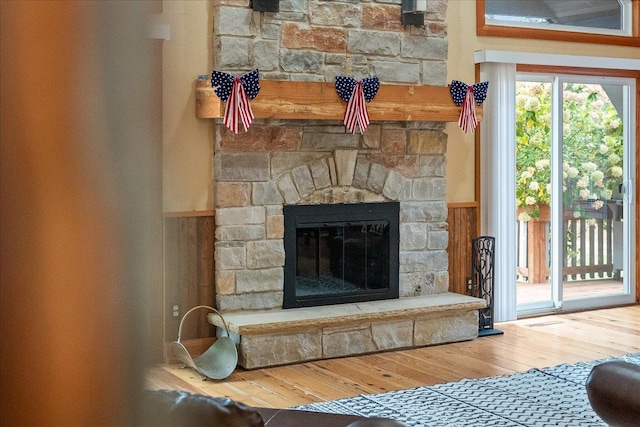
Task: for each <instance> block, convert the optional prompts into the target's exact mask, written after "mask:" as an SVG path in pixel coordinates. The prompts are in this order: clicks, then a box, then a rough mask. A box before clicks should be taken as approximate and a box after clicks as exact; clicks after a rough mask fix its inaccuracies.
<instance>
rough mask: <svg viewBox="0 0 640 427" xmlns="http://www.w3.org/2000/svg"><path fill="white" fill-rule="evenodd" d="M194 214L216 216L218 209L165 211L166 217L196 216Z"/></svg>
mask: <svg viewBox="0 0 640 427" xmlns="http://www.w3.org/2000/svg"><path fill="white" fill-rule="evenodd" d="M194 216H216V211H214V210H206V211H174V212H165V213H164V217H165V218H186V217H194Z"/></svg>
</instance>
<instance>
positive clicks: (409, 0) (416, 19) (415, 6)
mask: <svg viewBox="0 0 640 427" xmlns="http://www.w3.org/2000/svg"><path fill="white" fill-rule="evenodd" d="M426 10H427V0H402V25H415V26H416V27H422V26H423V25H424V12H425V11H426Z"/></svg>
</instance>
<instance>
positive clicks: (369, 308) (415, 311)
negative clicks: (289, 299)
mask: <svg viewBox="0 0 640 427" xmlns="http://www.w3.org/2000/svg"><path fill="white" fill-rule="evenodd" d="M485 307H486V302H485V301H484V300H483V299H479V298H474V297H470V296H466V295H460V294H456V293H451V292H444V293H439V294H433V295H427V296H417V297H407V298H400V299H394V300H384V301H370V302H362V303H353V304H339V305H330V306H320V307H306V308H292V309H287V310H260V311H239V312H230V313H223V315H224V318H225V320H226V322H227V325H228V327H229V331H230V332H232V333H235V334H237V335H240V336H248V335H264V334H270V333H279V332H284V331H289V332H291V331H306V330H309V329H318V328H326V327H333V326H345V325H348V324H352V323H363V322H371V321H381V320H388V321H389V320H397V319H407V318H413V317H416V316H422V315H425V314H434V313H438V312H451V311H470V310H478V309H482V308H485ZM208 319H209V322H210V323H212V324H214V325H215V326H218V327H222V326H223V325H222V321H221V320H220V317H218V316H217V315H215V314H209V316H208Z"/></svg>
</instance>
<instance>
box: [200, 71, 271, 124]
mask: <svg viewBox="0 0 640 427" xmlns="http://www.w3.org/2000/svg"><path fill="white" fill-rule="evenodd" d="M211 86H213V87H215V88H216V89H215V93H216V95H218V98H220V99H221V100H223V101H225V102H226V103H227V105H226V106H225V108H224V119H223V123H224V125H225V126H226V127H227V128H229V130H231V131H232V132H233V133H238V121H241V122H242V126H243V127H244V131H245V132H246V131H247V130H248V129H249V126H250V125H251V122H253V111H251V103H250V102H249V101H250V100H252V99H253V98H255V97H256V96H258V92H259V91H260V75H259V73H258V69H255V70H253V71H251V72H250V73H247V74H244V75H242V76H240V77H235V76H234V75H233V74H229V73H225V72H223V71H213V72H212V73H211Z"/></svg>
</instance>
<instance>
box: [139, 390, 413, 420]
mask: <svg viewBox="0 0 640 427" xmlns="http://www.w3.org/2000/svg"><path fill="white" fill-rule="evenodd" d="M138 424H139V425H141V426H150V427H151V426H153V427H169V426H171V427H175V426H180V427H200V426H209V427H262V426H267V427H301V426H313V427H402V426H404V424H402V423H400V422H398V421H394V420H390V419H385V418H365V417H360V416H355V415H343V414H325V413H317V412H309V411H298V410H294V409H270V408H254V407H251V406H247V405H245V404H243V403H240V402H235V401H233V400H231V399H225V398H218V397H210V396H202V395H197V394H191V393H187V392H184V391H177V390H156V391H146V392H145V393H144V395H143V396H142V399H141V405H140V422H139V423H138Z"/></svg>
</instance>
